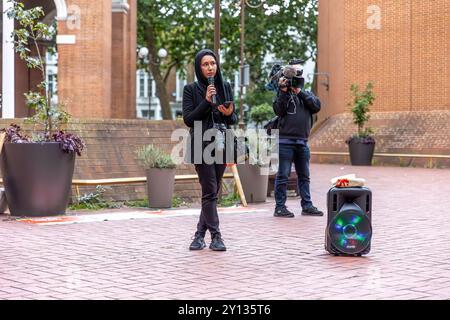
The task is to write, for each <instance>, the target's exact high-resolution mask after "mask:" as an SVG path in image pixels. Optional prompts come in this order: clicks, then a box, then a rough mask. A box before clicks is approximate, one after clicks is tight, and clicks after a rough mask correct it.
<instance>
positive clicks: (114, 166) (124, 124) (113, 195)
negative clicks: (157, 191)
mask: <svg viewBox="0 0 450 320" xmlns="http://www.w3.org/2000/svg"><path fill="white" fill-rule="evenodd" d="M11 122H15V123H17V124H19V125H21V126H22V127H23V128H24V129H28V130H29V129H30V128H31V127H30V125H23V120H22V119H14V121H11V120H5V119H1V120H0V128H4V127H6V126H8V125H9V124H10V123H11ZM177 128H186V126H185V125H184V123H183V122H182V121H181V122H180V121H152V120H111V119H108V120H101V119H95V120H94V119H74V120H73V121H72V122H71V124H70V125H69V126H68V130H67V131H69V132H73V133H76V134H79V135H80V136H81V137H82V138H83V140H84V141H85V143H86V146H87V148H86V150H85V151H84V152H83V154H82V156H81V157H77V159H76V165H75V173H74V179H106V178H125V177H139V176H145V172H144V170H143V169H142V168H141V167H140V166H139V164H138V162H137V159H136V155H135V150H136V149H137V148H138V147H140V146H142V145H145V144H149V143H153V144H155V145H157V146H159V147H161V148H163V149H164V150H166V151H167V152H170V151H171V149H172V147H173V146H174V145H176V144H177V143H178V142H171V141H170V137H171V134H172V132H173V130H175V129H177ZM176 174H180V175H181V174H195V169H194V167H193V165H181V166H179V167H178V168H177V170H176ZM92 190H94V188H90V187H80V192H81V193H82V194H83V193H87V192H91V191H92ZM73 194H75V190H73ZM175 194H176V195H177V196H179V197H181V198H183V199H186V200H188V201H194V202H197V201H198V200H199V197H200V196H201V189H200V185H199V183H198V181H187V182H180V181H179V182H176V185H175ZM105 197H106V198H107V199H114V200H132V199H144V198H146V197H147V196H146V189H145V184H136V185H130V186H114V187H112V189H111V190H109V191H108V192H107V193H105Z"/></svg>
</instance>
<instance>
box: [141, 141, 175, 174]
mask: <svg viewBox="0 0 450 320" xmlns="http://www.w3.org/2000/svg"><path fill="white" fill-rule="evenodd" d="M136 154H137V157H138V160H139V163H140V164H141V166H142V167H143V168H144V169H150V168H159V169H173V168H175V167H176V164H175V163H174V162H173V161H172V158H171V156H170V155H169V154H167V153H166V152H164V151H163V150H161V149H160V148H158V147H155V146H154V145H152V144H149V145H145V146H143V147H141V148H139V149H138V150H137V151H136Z"/></svg>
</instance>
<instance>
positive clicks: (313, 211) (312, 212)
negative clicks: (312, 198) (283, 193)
mask: <svg viewBox="0 0 450 320" xmlns="http://www.w3.org/2000/svg"><path fill="white" fill-rule="evenodd" d="M302 216H323V212H322V211H320V210H319V209H317V208H316V207H314V206H313V207H309V208H306V209H303V211H302Z"/></svg>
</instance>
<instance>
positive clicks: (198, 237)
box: [189, 231, 206, 250]
mask: <svg viewBox="0 0 450 320" xmlns="http://www.w3.org/2000/svg"><path fill="white" fill-rule="evenodd" d="M204 247H206V243H205V234H203V233H200V232H198V231H197V232H196V233H195V235H194V239H193V240H192V243H191V245H190V246H189V250H202V249H203V248H204Z"/></svg>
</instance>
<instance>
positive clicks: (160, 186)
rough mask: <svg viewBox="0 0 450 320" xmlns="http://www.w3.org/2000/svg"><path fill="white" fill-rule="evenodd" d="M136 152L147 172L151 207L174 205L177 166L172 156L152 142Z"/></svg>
mask: <svg viewBox="0 0 450 320" xmlns="http://www.w3.org/2000/svg"><path fill="white" fill-rule="evenodd" d="M136 153H137V157H138V160H139V163H140V164H141V166H142V167H143V168H144V169H145V170H146V174H147V191H148V202H149V207H150V208H170V207H172V197H173V192H174V188H175V168H176V165H175V163H174V162H173V161H172V158H171V157H170V155H169V154H167V153H165V152H164V151H163V150H161V149H159V148H157V147H155V146H154V145H152V144H150V145H146V146H143V147H141V148H140V149H138V150H137V152H136Z"/></svg>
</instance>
